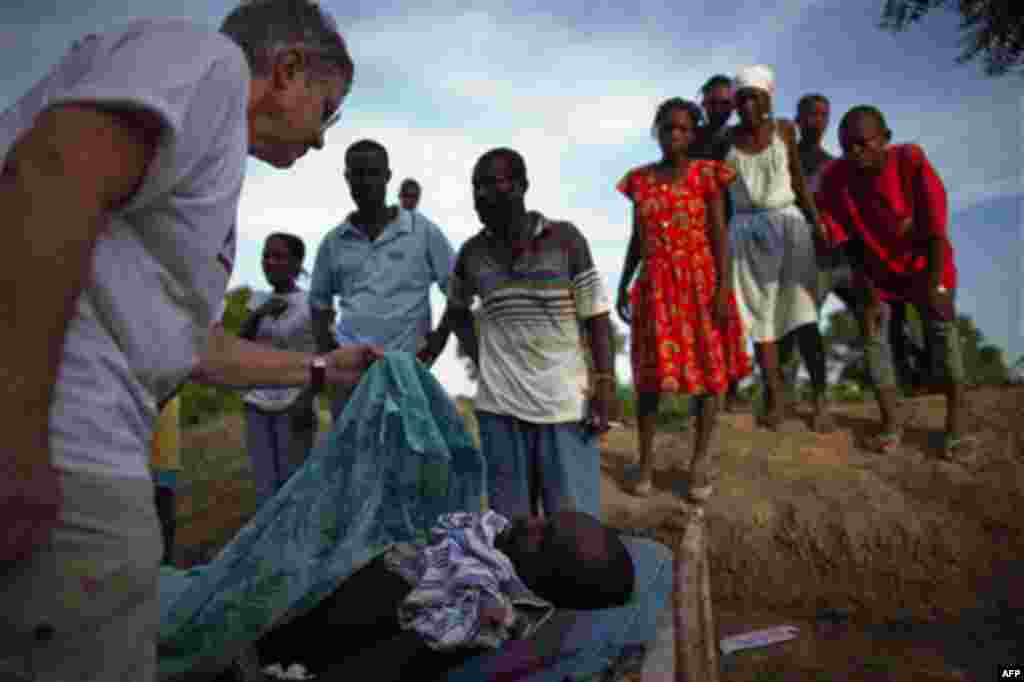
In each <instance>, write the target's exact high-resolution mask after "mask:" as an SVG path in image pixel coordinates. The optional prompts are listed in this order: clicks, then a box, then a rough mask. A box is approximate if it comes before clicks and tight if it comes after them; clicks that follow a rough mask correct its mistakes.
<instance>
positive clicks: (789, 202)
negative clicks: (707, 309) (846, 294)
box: [725, 66, 834, 431]
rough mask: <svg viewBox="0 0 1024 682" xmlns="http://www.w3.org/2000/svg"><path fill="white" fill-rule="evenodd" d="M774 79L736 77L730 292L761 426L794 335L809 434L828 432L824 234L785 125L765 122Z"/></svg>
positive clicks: (773, 405)
mask: <svg viewBox="0 0 1024 682" xmlns="http://www.w3.org/2000/svg"><path fill="white" fill-rule="evenodd" d="M774 80H775V79H774V74H773V73H772V71H771V69H769V68H768V67H766V66H752V67H748V68H746V69H743V70H742V71H741V72H740V73H739V74H738V75H737V76H736V81H735V85H736V110H737V112H738V113H739V116H740V123H739V125H737V126H735V127H734V128H732V129H731V130H730V131H729V134H728V142H729V151H728V153H727V155H726V158H725V160H726V162H727V163H729V164H730V165H732V166H733V167H734V168H735V169H736V171H737V174H738V178H737V180H736V182H734V183H733V184H731V185H730V186H729V192H730V197H731V199H732V206H733V217H732V221H731V223H730V226H729V233H730V235H731V238H732V253H733V259H734V263H733V286H734V290H735V292H736V299H737V302H738V304H739V309H740V316H741V318H742V319H743V322H744V325H745V326H746V330H747V332H748V333H749V334H750V337H751V338H752V340H753V341H754V350H755V352H756V354H757V361H758V364H759V365H760V367H761V372H762V377H763V381H764V388H765V411H764V414H763V416H762V417H761V419H760V421H761V423H762V425H764V426H767V427H769V428H776V427H777V426H778V425H779V424H780V423H781V421H782V419H783V414H784V411H783V404H782V403H783V400H782V396H783V379H782V374H781V372H780V370H779V361H778V352H777V349H776V342H778V341H779V340H781V339H782V337H784V336H785V335H786V334H788V333H790V332H793V331H797V330H799V331H797V334H798V335H799V336H800V337H801V338H800V344H799V345H800V351H801V355H802V356H803V359H804V363H805V364H806V366H807V367H808V372H809V373H810V375H811V383H812V385H813V388H814V410H813V414H814V417H813V428H814V429H815V430H816V431H830V430H832V429H833V428H834V425H833V423H832V420H831V418H830V416H829V414H828V409H827V405H826V398H825V389H826V372H825V351H824V344H823V343H822V340H821V334H820V332H819V331H818V309H817V305H816V301H815V297H816V291H817V274H818V270H817V262H816V257H815V244H814V240H815V238H816V236H817V237H818V238H822V237H821V236H822V235H824V232H823V231H822V229H821V227H820V225H819V223H818V213H817V209H816V207H815V205H814V198H813V196H812V195H811V193H810V191H808V189H807V184H806V180H805V178H804V175H803V170H802V168H801V165H800V158H799V153H798V151H797V146H796V131H795V129H794V127H793V124H792V123H791V122H789V121H784V120H781V119H778V120H777V119H775V118H774V117H773V116H772V105H771V97H772V94H773V93H774V90H775V82H774Z"/></svg>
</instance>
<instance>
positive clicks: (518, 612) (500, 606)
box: [384, 511, 554, 650]
mask: <svg viewBox="0 0 1024 682" xmlns="http://www.w3.org/2000/svg"><path fill="white" fill-rule="evenodd" d="M508 523H509V522H508V520H507V519H506V518H505V517H503V516H501V515H500V514H498V513H496V512H494V511H487V512H485V513H483V514H474V513H469V512H455V513H450V514H443V515H441V517H440V518H439V519H438V522H437V525H436V526H434V527H433V528H432V529H431V535H432V536H433V537H432V542H431V544H429V545H427V546H426V547H417V546H416V545H413V544H411V543H399V544H397V545H395V546H393V547H392V548H391V549H390V550H388V551H387V552H386V553H385V554H384V560H385V563H386V564H387V565H388V567H389V568H390V569H391V570H392V571H394V572H395V573H397V574H398V575H400V576H402V577H403V578H404V579H405V580H407V581H408V582H409V584H410V585H412V586H413V589H412V591H411V592H410V593H409V594H408V596H406V598H405V600H404V601H403V602H402V605H401V606H399V608H398V622H399V624H400V625H401V626H402V628H403V629H406V630H414V631H415V632H417V633H419V635H420V636H422V637H423V639H424V641H425V642H426V643H427V645H428V646H429V647H430V648H432V649H436V650H450V649H454V648H458V647H478V646H479V647H489V648H492V649H497V648H498V647H500V646H501V645H502V644H503V643H504V642H505V640H507V639H510V638H511V639H527V638H529V637H532V636H533V634H534V633H535V632H536V631H537V629H538V628H539V627H540V626H541V625H543V624H544V623H545V622H546V621H547V620H548V618H550V617H551V614H552V613H553V612H554V607H553V606H552V605H551V603H550V602H547V601H545V600H543V599H541V598H540V597H538V596H537V595H535V594H534V593H533V592H531V591H530V590H529V588H527V587H526V585H524V584H523V582H522V581H521V580H520V579H519V576H517V575H516V572H515V567H514V566H513V565H512V562H511V560H509V558H508V557H507V556H506V555H505V554H504V553H502V552H500V551H498V550H497V549H495V547H494V539H495V538H496V537H497V536H498V535H499V534H500V533H501V532H502V531H503V530H505V528H506V527H507V526H508Z"/></svg>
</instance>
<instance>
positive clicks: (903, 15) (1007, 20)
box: [880, 0, 1024, 76]
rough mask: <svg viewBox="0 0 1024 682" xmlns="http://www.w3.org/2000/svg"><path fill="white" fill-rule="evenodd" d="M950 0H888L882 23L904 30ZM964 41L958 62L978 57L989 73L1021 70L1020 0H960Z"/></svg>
mask: <svg viewBox="0 0 1024 682" xmlns="http://www.w3.org/2000/svg"><path fill="white" fill-rule="evenodd" d="M951 4H952V2H951V1H950V0H886V3H885V8H884V10H883V12H882V20H881V22H880V25H881V27H882V28H883V29H886V30H889V31H903V30H905V29H906V28H907V27H909V26H910V25H911V24H913V23H915V22H917V21H919V20H920V19H921V18H922V17H924V15H926V14H928V12H930V11H932V10H933V9H936V8H940V7H944V8H948V7H949V5H951ZM956 8H957V10H959V12H960V16H961V22H960V31H961V33H962V35H961V38H960V41H959V43H960V45H961V46H962V51H961V53H960V56H959V57H958V58H957V60H956V61H957V63H959V64H965V63H967V62H969V61H972V60H974V59H976V58H978V57H981V58H982V59H983V60H984V63H985V73H986V75H988V76H1002V75H1005V74H1007V73H1010V72H1011V71H1020V72H1021V73H1022V74H1024V70H1021V66H1022V65H1024V14H1022V13H1021V11H1020V9H1021V8H1020V0H958V2H957V3H956Z"/></svg>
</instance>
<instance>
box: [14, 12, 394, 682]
mask: <svg viewBox="0 0 1024 682" xmlns="http://www.w3.org/2000/svg"><path fill="white" fill-rule="evenodd" d="M352 73H353V67H352V62H351V59H350V58H349V56H348V51H347V49H346V47H345V42H344V40H343V39H342V37H341V35H340V34H339V32H338V28H337V25H336V24H335V22H334V21H333V20H332V19H331V18H330V17H329V16H328V15H327V14H326V13H324V11H323V10H321V9H320V8H319V7H318V6H317V5H316V4H314V3H310V2H307V1H306V0H261V1H257V2H246V3H244V4H242V5H241V6H240V7H239V8H238V9H236V10H235V11H234V12H232V13H231V14H230V15H229V16H228V17H227V19H226V20H225V21H224V23H223V25H222V26H221V29H220V31H219V32H217V31H213V30H211V29H209V28H207V27H204V26H200V25H196V24H193V23H190V22H187V21H184V20H140V21H135V22H133V23H131V24H128V25H126V26H123V27H121V28H116V29H112V30H110V31H109V32H106V33H103V34H100V35H90V36H88V37H86V38H84V39H83V40H81V41H79V42H77V43H75V45H74V46H73V47H72V48H71V50H70V51H69V52H68V53H67V54H66V55H65V56H64V57H63V58H62V59H61V60H60V61H59V62H58V63H57V64H56V65H55V66H54V67H53V69H52V70H51V71H50V72H49V73H48V74H47V75H46V76H44V77H43V78H42V79H41V80H40V81H39V82H38V83H37V84H36V85H35V86H34V87H33V88H32V89H31V90H29V91H28V92H27V93H26V94H25V95H24V96H22V97H21V98H20V99H18V100H16V101H15V102H14V104H13V105H12V106H11V107H10V108H8V109H7V110H6V111H4V112H3V113H2V114H0V164H2V175H0V215H3V216H4V221H5V224H6V226H7V229H6V234H7V236H8V238H10V239H12V240H13V242H12V244H11V247H12V248H13V250H14V252H16V253H17V258H14V259H12V261H11V263H10V265H9V267H8V272H7V273H6V276H5V278H4V280H3V282H2V283H0V311H3V312H2V318H0V320H2V322H3V325H4V328H5V329H6V342H7V344H8V345H7V348H8V349H9V350H8V351H7V352H5V353H3V354H2V356H0V357H2V358H3V359H2V360H0V363H2V370H0V374H2V376H3V377H4V378H5V381H3V382H2V385H3V388H2V389H0V401H2V408H3V412H4V414H7V415H17V417H18V418H16V419H11V420H10V423H9V424H8V426H7V430H6V438H5V439H4V450H3V457H2V458H0V462H2V464H3V471H2V475H0V519H2V521H0V524H2V528H3V532H2V533H0V561H2V562H3V566H4V570H3V573H2V575H0V611H2V612H3V613H4V617H3V619H2V624H0V671H3V672H6V673H13V675H15V676H18V675H21V676H22V677H26V678H28V679H32V680H36V681H39V682H42V681H54V682H55V681H57V680H61V681H66V680H72V679H75V680H84V679H89V680H122V681H124V682H128V681H129V680H130V681H132V682H138V681H145V680H153V679H154V678H155V663H156V645H155V638H156V633H157V627H158V618H159V609H158V605H159V595H158V592H157V578H158V575H159V563H160V555H161V537H160V529H159V525H158V522H157V517H156V513H155V510H154V500H153V488H152V483H151V478H150V472H149V469H148V466H147V459H148V453H149V448H150V443H151V441H152V437H153V430H154V426H155V423H156V419H157V415H158V407H159V405H160V404H161V403H162V402H164V401H166V400H167V399H168V398H170V397H171V396H172V395H173V394H174V393H175V391H176V390H177V388H178V387H179V386H180V385H181V384H182V383H184V382H185V381H186V380H188V379H189V378H192V379H195V380H202V381H206V382H209V383H214V384H218V385H224V386H234V387H248V386H305V385H310V384H313V386H314V387H316V386H317V385H319V384H322V383H323V382H325V381H326V382H327V383H334V384H341V385H351V384H353V383H355V382H357V381H358V379H359V377H360V376H361V374H362V372H363V371H364V370H365V368H366V367H367V366H368V364H369V363H370V362H372V361H373V360H374V359H375V358H376V357H379V351H378V349H376V348H373V347H369V346H357V347H349V348H344V349H340V350H338V351H336V352H334V353H332V354H330V355H329V356H326V357H317V356H315V355H314V354H311V353H301V352H290V351H282V350H277V349H270V348H265V347H262V346H258V345H256V344H252V343H250V342H247V341H243V340H241V339H238V338H236V337H231V336H228V335H227V334H225V333H224V331H223V330H222V329H221V328H220V327H219V326H218V325H217V324H216V320H217V319H218V318H219V315H220V311H221V310H222V306H223V297H224V293H225V289H226V287H227V283H228V280H229V278H230V275H231V270H232V265H233V261H234V253H235V219H236V214H237V210H238V199H239V195H240V192H241V189H242V181H243V177H244V174H245V165H246V159H247V156H248V155H250V154H251V155H253V156H255V157H257V158H259V159H261V160H263V161H266V162H267V163H269V164H271V165H273V166H275V167H277V168H288V167H290V166H291V165H292V164H293V163H294V162H295V161H296V160H297V159H299V158H300V157H301V156H303V155H304V154H305V153H306V152H307V151H308V150H309V149H320V148H321V147H322V146H323V136H324V131H325V130H326V128H327V127H328V126H329V125H330V124H331V123H333V122H334V121H335V120H336V119H337V113H338V110H339V109H340V107H341V105H342V102H343V100H344V99H345V96H346V94H347V93H348V91H349V88H350V85H351V81H352ZM0 676H2V675H0ZM5 679H8V678H5Z"/></svg>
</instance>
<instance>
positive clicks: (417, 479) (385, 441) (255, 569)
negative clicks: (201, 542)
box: [159, 353, 486, 679]
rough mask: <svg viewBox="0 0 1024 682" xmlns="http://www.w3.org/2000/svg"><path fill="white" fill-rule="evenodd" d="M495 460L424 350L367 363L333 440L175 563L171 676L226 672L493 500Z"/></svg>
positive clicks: (166, 667)
mask: <svg viewBox="0 0 1024 682" xmlns="http://www.w3.org/2000/svg"><path fill="white" fill-rule="evenodd" d="M485 473H486V472H485V471H484V460H483V458H482V457H481V455H480V453H479V452H478V451H477V450H476V448H475V447H474V445H473V442H472V439H471V438H470V436H469V434H468V433H467V432H466V430H465V427H464V424H463V421H462V418H461V417H460V416H459V414H458V413H457V412H456V410H455V405H454V404H453V403H452V401H451V399H450V398H449V397H448V395H447V393H445V390H444V388H443V387H442V386H441V384H439V383H438V382H437V380H436V379H434V377H433V375H431V373H430V372H429V371H428V370H427V369H426V368H425V367H424V366H423V365H421V364H420V363H419V362H417V361H416V360H415V358H414V357H413V356H412V355H409V354H403V353H391V354H388V355H386V356H385V357H384V358H382V359H381V360H379V361H377V362H376V363H374V365H373V366H372V367H371V368H370V370H369V371H368V372H367V374H366V376H365V377H364V378H363V381H362V382H361V383H360V385H359V387H358V388H357V389H356V391H355V392H354V393H353V395H352V397H351V399H350V401H349V403H348V405H347V406H346V408H345V411H344V413H343V414H342V415H341V417H340V419H339V420H338V423H337V424H335V426H334V428H333V429H332V431H331V433H330V434H329V435H328V437H327V439H326V441H325V442H323V443H322V444H321V445H320V446H319V447H317V448H315V449H314V451H313V452H312V453H311V455H310V457H309V459H308V460H307V461H306V463H305V465H304V466H303V467H302V468H301V469H299V471H297V472H296V473H295V475H294V476H292V478H291V479H290V480H289V481H288V483H287V484H286V485H285V486H284V487H283V488H282V489H281V490H280V491H279V492H278V493H277V495H275V496H274V497H273V498H272V499H270V500H269V501H268V502H267V503H266V504H264V505H263V506H262V508H260V510H259V511H258V512H257V514H256V516H254V517H253V518H252V519H251V520H250V521H249V523H248V524H246V526H245V527H244V528H243V529H242V530H241V531H239V533H238V535H237V536H236V537H235V538H234V539H233V540H232V541H231V542H230V543H229V544H228V545H227V546H226V547H224V549H223V550H222V551H221V552H220V554H218V555H217V557H216V558H215V559H214V560H213V561H212V562H210V563H209V564H207V565H205V566H203V567H201V568H198V569H193V570H191V571H178V570H174V569H165V571H164V573H163V575H162V576H161V583H160V608H161V624H160V639H159V656H160V661H159V663H160V677H161V678H162V679H169V678H173V677H175V676H178V675H181V674H183V673H186V672H188V673H195V674H202V673H214V672H216V671H219V670H222V669H223V668H225V667H226V666H227V665H228V664H229V663H230V661H231V660H232V659H233V658H234V657H236V656H237V655H238V654H239V653H240V652H241V651H242V650H243V649H244V648H245V647H246V646H247V645H248V644H250V643H252V642H254V641H255V640H257V639H258V638H259V637H260V636H261V635H263V634H264V633H265V632H267V630H269V629H270V628H271V627H272V626H273V625H276V624H279V623H282V622H286V621H287V620H291V619H292V618H294V617H296V616H298V615H300V614H302V613H305V612H306V611H308V610H309V609H310V608H312V607H313V606H314V605H316V604H317V603H318V602H319V601H320V600H321V599H322V598H323V597H325V596H326V595H328V594H330V593H331V592H333V591H334V589H335V588H336V587H337V585H338V584H339V583H340V582H341V581H342V580H344V579H345V578H347V577H348V576H349V575H351V574H352V573H353V572H355V571H356V570H357V569H358V568H360V567H361V566H363V565H364V564H366V563H367V562H368V561H369V560H370V559H372V558H373V557H374V556H376V555H378V554H380V553H381V552H383V551H384V550H385V549H386V548H387V547H388V546H389V545H391V544H392V543H395V542H409V541H411V542H424V541H426V539H427V533H428V531H429V529H430V527H431V526H432V525H433V524H434V523H435V522H436V520H437V517H438V516H439V515H440V514H443V513H445V512H449V511H453V510H458V511H481V510H483V509H484V505H485V503H486V500H485V494H486V493H485V484H484V482H485V481H486V475H485Z"/></svg>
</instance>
